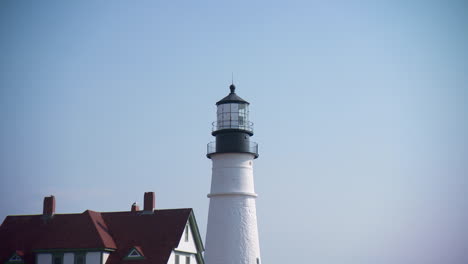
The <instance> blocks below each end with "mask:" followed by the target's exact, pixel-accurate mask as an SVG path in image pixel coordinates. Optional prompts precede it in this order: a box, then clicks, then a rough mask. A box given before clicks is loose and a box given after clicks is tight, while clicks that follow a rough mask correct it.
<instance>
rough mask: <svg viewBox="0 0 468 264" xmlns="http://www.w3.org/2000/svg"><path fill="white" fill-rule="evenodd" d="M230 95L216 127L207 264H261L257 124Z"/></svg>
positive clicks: (211, 153) (246, 107) (246, 105)
mask: <svg viewBox="0 0 468 264" xmlns="http://www.w3.org/2000/svg"><path fill="white" fill-rule="evenodd" d="M235 89H236V87H235V86H234V84H232V85H231V86H230V90H231V92H230V93H229V94H228V95H227V96H226V97H224V98H223V99H221V100H220V101H218V102H217V103H216V105H217V121H216V122H214V123H213V131H212V135H213V136H215V137H216V141H215V142H211V143H209V144H208V153H207V157H208V158H210V159H211V160H212V164H213V169H212V177H211V190H210V194H208V197H209V199H210V206H209V212H208V225H207V233H206V241H205V245H206V251H205V261H206V263H207V264H259V263H260V246H259V239H258V229H257V213H256V204H255V199H256V197H257V194H256V193H255V190H254V177H253V160H254V159H256V158H258V145H257V143H255V142H252V141H250V137H251V136H253V123H252V122H250V121H249V103H248V102H247V101H245V100H244V99H242V98H240V97H239V96H238V95H237V94H236V93H235Z"/></svg>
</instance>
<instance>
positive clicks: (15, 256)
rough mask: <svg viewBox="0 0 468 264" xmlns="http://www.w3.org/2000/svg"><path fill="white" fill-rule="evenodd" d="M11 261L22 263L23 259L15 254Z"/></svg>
mask: <svg viewBox="0 0 468 264" xmlns="http://www.w3.org/2000/svg"><path fill="white" fill-rule="evenodd" d="M10 261H11V262H22V261H23V259H22V258H21V257H20V256H18V255H16V254H14V255H13V256H11V258H10Z"/></svg>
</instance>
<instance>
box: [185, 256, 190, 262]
mask: <svg viewBox="0 0 468 264" xmlns="http://www.w3.org/2000/svg"><path fill="white" fill-rule="evenodd" d="M185 264H190V256H186V257H185Z"/></svg>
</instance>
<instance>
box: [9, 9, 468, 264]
mask: <svg viewBox="0 0 468 264" xmlns="http://www.w3.org/2000/svg"><path fill="white" fill-rule="evenodd" d="M467 28H468V4H467V3H466V2H464V1H456V0H453V1H417V0H415V1H365V0H364V1H334V0H332V1H295V0H293V1H182V0H181V1H147V0H140V1H123V0H122V1H120V0H115V1H104V0H103V1H47V0H46V1H21V0H20V1H14V0H3V1H1V2H0V40H1V41H0V121H1V123H0V124H1V129H0V218H1V219H4V218H5V217H6V216H7V215H18V214H41V213H42V202H43V197H44V196H48V195H55V197H56V203H57V207H56V208H57V209H56V212H57V213H79V212H83V211H85V210H87V209H90V210H94V211H125V210H130V206H131V204H132V203H133V202H135V201H136V202H138V203H139V204H140V205H142V203H143V193H144V192H147V191H154V192H155V193H156V207H157V208H158V209H164V208H187V207H189V208H193V209H194V211H195V216H196V219H197V222H198V225H199V228H200V232H201V234H202V237H205V233H206V222H207V215H208V203H209V200H208V198H207V197H206V195H207V194H208V192H209V188H210V178H211V162H210V160H209V159H207V158H206V156H205V155H206V144H207V143H208V142H210V141H213V140H214V138H213V137H212V136H211V134H210V133H211V123H212V122H213V121H215V118H216V107H215V103H216V101H218V100H220V99H221V98H223V97H224V96H226V95H227V94H228V93H229V85H230V84H231V75H232V74H233V76H234V83H235V84H236V86H237V89H236V92H237V94H238V95H239V96H241V97H242V98H244V99H246V100H247V101H249V102H250V103H251V105H250V119H251V121H252V122H254V124H255V135H254V136H253V137H252V140H253V141H256V142H258V144H259V153H260V157H259V158H258V159H256V160H255V164H254V177H255V188H256V192H257V193H258V195H259V196H258V198H257V217H258V228H259V236H260V248H261V257H262V262H263V263H269V264H275V263H278V264H279V263H301V262H306V263H327V264H343V263H346V264H354V263H356V264H357V263H359V264H367V263H369V264H370V263H381V264H395V263H398V264H406V263H412V264H414V263H426V264H432V263H433V264H436V263H444V264H464V263H468V225H467V224H466V223H468V199H466V193H467V192H468V180H467V176H468V136H467V135H468V74H467V69H468V48H467V47H468V34H467Z"/></svg>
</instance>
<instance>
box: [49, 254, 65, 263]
mask: <svg viewBox="0 0 468 264" xmlns="http://www.w3.org/2000/svg"><path fill="white" fill-rule="evenodd" d="M52 264H63V254H54V255H53V256H52Z"/></svg>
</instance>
